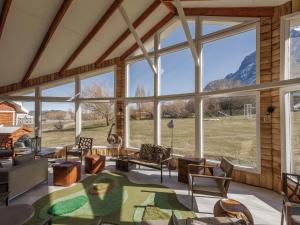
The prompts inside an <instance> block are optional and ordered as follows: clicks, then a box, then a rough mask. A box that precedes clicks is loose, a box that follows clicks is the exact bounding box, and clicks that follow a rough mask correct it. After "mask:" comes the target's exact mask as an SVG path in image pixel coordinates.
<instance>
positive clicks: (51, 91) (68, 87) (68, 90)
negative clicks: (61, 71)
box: [42, 81, 75, 97]
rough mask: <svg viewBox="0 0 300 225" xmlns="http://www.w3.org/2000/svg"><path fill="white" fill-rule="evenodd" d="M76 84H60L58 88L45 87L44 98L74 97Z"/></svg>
mask: <svg viewBox="0 0 300 225" xmlns="http://www.w3.org/2000/svg"><path fill="white" fill-rule="evenodd" d="M74 95H75V82H74V81H72V82H69V83H64V84H58V85H56V86H51V87H45V88H43V90H42V96H46V97H74Z"/></svg>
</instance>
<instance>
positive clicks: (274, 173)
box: [234, 2, 292, 191]
mask: <svg viewBox="0 0 300 225" xmlns="http://www.w3.org/2000/svg"><path fill="white" fill-rule="evenodd" d="M291 11H292V6H291V2H288V3H287V4H284V5H282V6H278V7H275V9H274V15H273V17H272V18H271V17H262V18H261V19H260V22H261V24H260V82H261V83H264V82H271V81H278V80H279V79H280V17H281V16H283V15H286V14H289V13H291ZM279 99H280V98H279V89H272V90H265V91H261V93H260V104H261V105H260V114H261V117H260V120H261V121H260V132H261V139H260V141H261V155H260V156H261V173H260V174H256V173H249V172H242V171H235V172H234V180H236V181H239V182H243V183H247V184H251V185H255V186H260V187H264V188H268V189H273V190H275V191H280V187H281V184H280V183H281V143H280V138H281V137H280V101H279ZM268 106H273V107H274V109H275V110H274V112H273V113H272V117H271V118H270V119H266V117H265V116H266V113H267V108H268Z"/></svg>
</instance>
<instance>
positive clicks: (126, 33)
mask: <svg viewBox="0 0 300 225" xmlns="http://www.w3.org/2000/svg"><path fill="white" fill-rule="evenodd" d="M159 5H160V0H155V1H154V2H153V3H152V4H151V5H150V6H149V7H148V8H147V9H146V10H145V11H144V12H143V13H142V14H141V15H140V16H139V17H138V18H137V19H136V20H135V21H134V22H133V24H132V25H133V27H134V28H137V27H138V26H139V25H140V24H141V23H142V22H143V21H144V20H145V19H146V18H147V17H148V16H149V15H150V14H151V13H152V12H153V11H154V10H155V9H156V8H157V7H158V6H159ZM129 35H130V30H129V29H127V30H126V31H124V32H123V33H122V34H121V35H120V36H119V37H118V39H117V40H116V41H115V42H114V43H113V44H112V45H111V46H110V47H109V48H108V49H107V50H106V51H105V52H104V53H103V54H102V55H101V56H100V57H99V58H98V59H97V60H96V62H95V64H97V65H98V64H100V63H101V62H103V61H104V60H105V59H106V58H107V57H108V56H109V55H110V54H111V53H112V52H113V51H114V50H115V49H116V48H117V47H118V46H119V45H120V44H121V43H122V42H123V41H124V40H125V39H126V38H127V37H128V36H129Z"/></svg>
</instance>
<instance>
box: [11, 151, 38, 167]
mask: <svg viewBox="0 0 300 225" xmlns="http://www.w3.org/2000/svg"><path fill="white" fill-rule="evenodd" d="M32 160H34V153H30V154H25V155H22V156H18V157H14V159H13V165H14V166H17V165H21V164H24V163H27V162H30V161H32Z"/></svg>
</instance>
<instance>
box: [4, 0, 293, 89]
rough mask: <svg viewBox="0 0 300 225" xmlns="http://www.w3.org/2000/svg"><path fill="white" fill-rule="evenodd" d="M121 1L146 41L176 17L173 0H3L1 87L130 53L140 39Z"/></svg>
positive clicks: (215, 0) (266, 2)
mask: <svg viewBox="0 0 300 225" xmlns="http://www.w3.org/2000/svg"><path fill="white" fill-rule="evenodd" d="M287 1H288V0H239V1H237V0H207V1H206V0H204V1H203V0H191V1H187V0H182V6H183V7H184V8H206V7H210V8H212V7H254V6H257V7H264V6H276V5H280V4H283V3H285V2H287ZM162 2H163V4H162ZM120 4H122V6H123V7H124V9H125V11H126V12H127V14H128V17H129V19H130V22H131V23H133V26H134V27H135V28H136V31H137V33H138V35H139V36H140V37H141V38H142V40H146V39H148V40H149V37H151V36H153V34H154V33H153V31H156V30H158V29H160V28H162V27H163V26H164V25H166V24H167V23H170V22H171V19H174V17H175V15H174V13H172V7H168V6H169V5H170V4H172V1H171V0H164V1H163V0H123V1H121V0H88V1H87V0H65V1H63V0H0V8H2V11H1V16H0V78H1V79H0V87H1V86H5V85H9V84H13V83H18V82H22V81H23V82H24V81H26V80H27V79H31V78H35V77H39V76H43V75H47V74H51V73H55V72H59V71H60V72H62V71H64V70H66V69H71V68H75V67H78V66H82V65H86V64H91V63H95V62H96V63H101V62H102V61H104V60H106V59H111V58H115V57H120V56H123V57H126V56H128V55H129V54H131V53H132V50H135V48H136V47H135V48H133V45H135V43H136V41H135V39H134V36H133V35H132V34H131V33H130V31H129V30H128V26H127V24H126V22H125V21H124V19H123V17H122V15H121V14H120V11H119V10H118V6H119V5H120Z"/></svg>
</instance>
